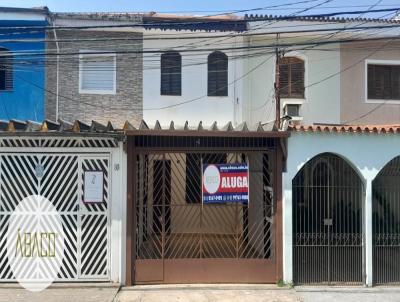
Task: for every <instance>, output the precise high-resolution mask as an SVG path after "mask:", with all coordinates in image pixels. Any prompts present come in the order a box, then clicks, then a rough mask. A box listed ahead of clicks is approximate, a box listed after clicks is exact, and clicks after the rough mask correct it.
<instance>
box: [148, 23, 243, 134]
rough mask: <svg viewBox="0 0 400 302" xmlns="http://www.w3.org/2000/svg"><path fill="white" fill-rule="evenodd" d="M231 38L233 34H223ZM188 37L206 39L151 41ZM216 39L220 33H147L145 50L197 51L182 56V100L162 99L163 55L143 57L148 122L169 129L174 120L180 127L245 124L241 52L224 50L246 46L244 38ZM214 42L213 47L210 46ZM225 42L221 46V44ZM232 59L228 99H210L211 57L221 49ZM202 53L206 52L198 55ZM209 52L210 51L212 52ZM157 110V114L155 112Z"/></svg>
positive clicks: (173, 31) (153, 31) (229, 59)
mask: <svg viewBox="0 0 400 302" xmlns="http://www.w3.org/2000/svg"><path fill="white" fill-rule="evenodd" d="M223 34H226V35H227V36H229V35H230V34H231V35H232V33H231V32H226V33H223ZM160 35H161V36H162V35H164V36H165V37H166V36H175V37H177V38H179V35H184V36H185V37H189V36H191V35H192V36H193V37H199V36H202V35H203V36H205V38H203V39H199V38H197V39H188V40H183V39H182V40H180V39H172V40H171V39H166V40H162V42H160V40H156V39H151V37H157V36H160ZM213 35H221V33H220V32H216V33H211V32H198V31H196V32H194V33H192V32H190V31H183V32H177V31H175V30H170V31H167V32H166V31H160V30H151V31H150V30H149V31H145V32H144V39H145V40H144V43H143V47H144V49H160V48H161V49H163V50H165V51H167V50H169V49H174V50H175V51H178V52H179V49H190V48H193V49H194V51H193V52H191V51H184V52H181V53H180V54H181V57H182V77H181V79H182V80H181V83H182V84H181V85H182V93H181V95H179V96H169V95H168V96H167V95H161V93H160V91H161V88H160V85H161V84H160V83H161V70H160V57H161V53H149V54H145V55H144V56H143V62H144V63H143V65H144V70H143V108H145V110H144V113H143V114H144V119H145V120H146V121H148V122H150V123H152V124H154V123H155V121H156V120H159V121H160V123H161V125H169V123H170V122H171V120H174V121H175V122H176V123H178V124H181V125H183V124H185V122H186V121H189V122H190V124H195V125H196V124H198V123H199V122H200V121H202V122H203V123H205V124H212V123H213V122H214V121H218V124H219V125H221V126H222V125H224V124H226V123H228V122H233V123H234V124H240V123H241V122H242V120H243V119H242V106H244V103H245V102H246V100H245V99H244V98H243V97H242V86H243V80H242V79H241V77H242V73H243V72H242V70H243V60H242V59H240V58H235V57H236V56H237V55H238V54H237V52H234V51H231V50H228V51H224V50H223V48H226V47H229V46H232V45H237V46H241V45H242V38H241V37H237V38H210V36H213ZM210 41H211V42H212V43H210ZM217 41H221V44H219V43H217ZM219 46H220V48H221V51H222V52H224V53H225V54H226V55H227V56H228V95H227V96H207V57H208V55H209V54H210V53H211V52H212V51H214V50H216V49H218V47H219ZM196 49H201V50H203V49H204V51H196ZM208 49H209V50H208ZM154 109H156V110H154Z"/></svg>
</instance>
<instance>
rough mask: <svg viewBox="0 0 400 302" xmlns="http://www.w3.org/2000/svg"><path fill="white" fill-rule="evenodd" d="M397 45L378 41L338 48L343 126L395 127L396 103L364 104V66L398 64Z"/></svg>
mask: <svg viewBox="0 0 400 302" xmlns="http://www.w3.org/2000/svg"><path fill="white" fill-rule="evenodd" d="M399 46H400V43H399V42H398V41H391V40H381V41H368V42H363V43H360V42H358V43H351V44H342V45H341V48H340V61H341V69H342V70H346V71H345V72H343V73H342V74H341V77H340V83H341V87H342V89H341V106H340V108H341V109H340V121H341V123H343V124H360V125H363V124H364V125H365V124H398V123H399V121H400V120H399V116H400V101H399V100H368V97H367V95H366V91H367V64H368V62H370V63H376V62H378V63H380V64H389V65H390V64H400V52H399V50H398V48H399Z"/></svg>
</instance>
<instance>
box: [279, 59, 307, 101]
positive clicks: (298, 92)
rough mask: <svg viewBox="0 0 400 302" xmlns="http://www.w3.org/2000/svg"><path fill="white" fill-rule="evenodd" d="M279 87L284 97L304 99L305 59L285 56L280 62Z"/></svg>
mask: <svg viewBox="0 0 400 302" xmlns="http://www.w3.org/2000/svg"><path fill="white" fill-rule="evenodd" d="M279 84H280V86H279V88H280V96H281V97H282V98H297V99H304V61H303V60H301V59H299V58H296V57H284V58H282V59H281V60H280V63H279Z"/></svg>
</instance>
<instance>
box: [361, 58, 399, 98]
mask: <svg viewBox="0 0 400 302" xmlns="http://www.w3.org/2000/svg"><path fill="white" fill-rule="evenodd" d="M367 85H368V87H367V91H368V99H378V100H400V66H399V65H381V64H379V65H378V64H368V78H367Z"/></svg>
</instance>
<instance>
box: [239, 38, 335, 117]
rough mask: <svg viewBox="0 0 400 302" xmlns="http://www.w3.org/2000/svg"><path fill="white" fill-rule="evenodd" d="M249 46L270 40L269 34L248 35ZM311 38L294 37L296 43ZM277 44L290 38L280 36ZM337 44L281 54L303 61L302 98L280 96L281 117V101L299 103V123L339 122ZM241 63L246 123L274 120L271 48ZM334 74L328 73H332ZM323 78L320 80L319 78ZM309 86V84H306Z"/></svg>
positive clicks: (272, 57)
mask: <svg viewBox="0 0 400 302" xmlns="http://www.w3.org/2000/svg"><path fill="white" fill-rule="evenodd" d="M249 39H250V41H249V45H251V46H262V45H265V44H267V43H272V42H273V41H272V40H271V39H273V36H271V35H269V36H255V37H252V38H249ZM311 39H312V37H309V36H307V37H303V38H297V39H296V41H297V42H304V41H309V40H311ZM279 41H280V43H287V42H289V41H290V42H293V41H294V40H293V38H291V39H290V40H289V39H283V38H280V40H279ZM338 47H339V46H338V45H331V46H327V45H325V46H323V47H320V48H323V50H318V48H315V49H313V50H307V51H297V50H296V51H290V50H287V52H286V53H285V56H296V57H299V58H301V59H303V60H304V62H305V63H304V65H305V77H304V78H305V87H306V89H305V98H304V99H295V100H294V99H284V98H282V99H281V116H282V115H283V105H284V104H285V102H292V101H296V103H301V104H302V105H301V107H300V115H301V116H303V124H312V123H340V76H339V73H340V51H339V49H338ZM264 51H268V53H265V54H264V55H258V56H256V57H252V58H249V59H247V60H246V61H245V62H244V73H249V75H248V76H247V77H246V79H245V81H244V83H243V84H244V88H243V95H244V99H245V104H244V105H243V107H244V109H243V110H244V118H245V119H246V121H249V122H250V124H255V123H257V122H259V121H261V122H271V121H273V120H274V119H275V91H274V82H275V60H276V57H275V54H274V49H269V50H264ZM335 74H337V75H336V76H332V75H335ZM321 80H323V81H322V82H321V83H318V82H319V81H321ZM307 86H309V87H307Z"/></svg>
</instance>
